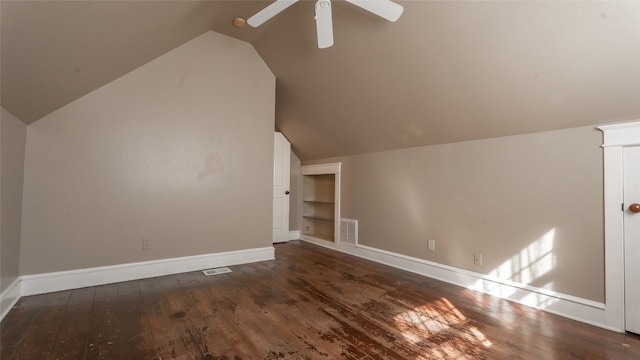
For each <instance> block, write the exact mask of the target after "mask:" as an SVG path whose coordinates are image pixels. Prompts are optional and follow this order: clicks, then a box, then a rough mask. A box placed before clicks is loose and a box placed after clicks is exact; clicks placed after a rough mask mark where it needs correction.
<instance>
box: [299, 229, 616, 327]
mask: <svg viewBox="0 0 640 360" xmlns="http://www.w3.org/2000/svg"><path fill="white" fill-rule="evenodd" d="M302 240H304V241H307V242H310V243H313V244H316V245H320V246H323V247H327V248H330V249H333V250H337V251H341V252H344V253H347V254H350V255H354V256H358V257H361V258H364V259H367V260H371V261H375V262H377V263H381V264H385V265H389V266H392V267H395V268H398V269H402V270H406V271H410V272H413V273H416V274H419V275H423V276H428V277H430V278H434V279H438V280H441V281H445V282H448V283H451V284H455V285H459V286H462V287H465V288H467V289H470V290H475V291H479V292H483V293H487V294H490V295H494V296H497V297H500V298H503V299H507V300H510V301H513V302H516V303H519V304H523V305H526V306H530V307H533V308H537V309H540V310H544V311H546V312H550V313H553V314H556V315H560V316H563V317H566V318H570V319H573V320H577V321H581V322H584V323H587V324H590V325H595V326H598V327H602V328H605V329H608V330H612V331H618V332H622V331H624V330H623V328H620V327H617V326H615V325H613V326H612V325H610V324H609V323H608V322H607V316H606V315H607V314H606V310H605V308H606V307H605V304H603V303H600V302H597V301H592V300H589V299H584V298H580V297H576V296H572V295H568V294H563V293H559V292H557V291H553V290H548V289H542V288H538V287H534V286H530V285H525V284H520V283H516V282H513V281H508V280H503V279H499V278H496V277H493V276H489V275H485V274H481V273H476V272H473V271H469V270H465V269H460V268H456V267H453V266H448V265H443V264H438V263H434V262H431V261H428V260H424V259H419V258H415V257H411V256H407V255H402V254H398V253H394V252H390V251H386V250H381V249H377V248H373V247H370V246H365V245H357V246H353V245H348V244H342V243H333V242H329V241H322V240H317V239H315V238H312V237H305V236H304V235H303V237H302Z"/></svg>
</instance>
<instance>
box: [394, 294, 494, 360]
mask: <svg viewBox="0 0 640 360" xmlns="http://www.w3.org/2000/svg"><path fill="white" fill-rule="evenodd" d="M394 320H395V323H396V326H397V328H398V329H400V330H401V331H402V334H403V336H404V337H405V339H406V340H407V341H410V342H411V343H413V344H417V343H420V342H424V341H427V342H429V341H433V342H434V343H437V345H438V346H437V347H434V348H433V350H432V355H435V356H436V357H442V358H447V359H466V358H468V355H469V354H468V350H469V348H472V347H475V346H478V345H482V346H484V347H490V346H491V345H492V342H491V340H489V339H488V338H487V337H486V336H485V335H484V334H483V333H482V332H481V331H480V330H479V329H478V328H477V327H475V326H472V325H470V324H468V320H469V319H468V318H467V317H466V316H464V314H462V313H461V312H460V310H458V309H457V308H456V307H455V306H454V305H453V304H452V303H451V302H450V301H449V300H447V299H446V298H440V300H437V301H434V302H431V303H429V304H424V305H422V306H419V307H416V308H414V309H411V310H409V311H405V312H403V313H400V314H398V315H396V316H395V318H394ZM443 339H444V341H443Z"/></svg>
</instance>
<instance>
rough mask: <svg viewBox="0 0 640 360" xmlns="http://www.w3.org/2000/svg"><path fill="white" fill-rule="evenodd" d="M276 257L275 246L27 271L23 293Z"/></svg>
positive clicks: (30, 293)
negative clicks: (42, 271) (56, 270)
mask: <svg viewBox="0 0 640 360" xmlns="http://www.w3.org/2000/svg"><path fill="white" fill-rule="evenodd" d="M273 259H275V252H274V248H273V247H265V248H255V249H246V250H237V251H227V252H222V253H213V254H205V255H195V256H185V257H180V258H172V259H162V260H153V261H144V262H138V263H129V264H122V265H112V266H102V267H95V268H87V269H79V270H69V271H59V272H53V273H45V274H36V275H25V276H22V277H21V280H22V291H21V295H22V296H28V295H36V294H43V293H48V292H54V291H61V290H69V289H77V288H82V287H87V286H96V285H104V284H110V283H116V282H122V281H129V280H137V279H144V278H149V277H155V276H164V275H170V274H177V273H182V272H189V271H196V270H202V269H209V268H216V267H223V266H231V265H238V264H246V263H252V262H258V261H266V260H273Z"/></svg>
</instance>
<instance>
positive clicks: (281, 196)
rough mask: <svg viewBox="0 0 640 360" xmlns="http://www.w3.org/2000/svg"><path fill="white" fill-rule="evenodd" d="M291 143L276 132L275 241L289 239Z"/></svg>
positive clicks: (274, 175) (274, 173)
mask: <svg viewBox="0 0 640 360" xmlns="http://www.w3.org/2000/svg"><path fill="white" fill-rule="evenodd" d="M290 161H291V144H290V143H289V141H288V140H287V138H285V137H284V135H282V133H279V132H276V133H275V137H274V151H273V242H274V243H276V242H283V241H288V240H289V181H290V180H291V179H290V178H289V172H290V171H291V168H290V167H291V163H290Z"/></svg>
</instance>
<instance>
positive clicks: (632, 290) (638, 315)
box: [623, 146, 640, 334]
mask: <svg viewBox="0 0 640 360" xmlns="http://www.w3.org/2000/svg"><path fill="white" fill-rule="evenodd" d="M623 151H624V152H623V157H624V205H623V209H624V283H625V286H624V287H625V289H624V290H625V291H624V292H625V301H624V302H625V322H626V329H627V331H631V332H634V333H638V334H640V146H634V147H625V148H624V150H623Z"/></svg>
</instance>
